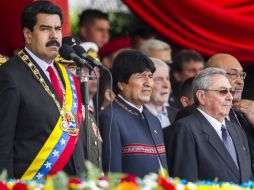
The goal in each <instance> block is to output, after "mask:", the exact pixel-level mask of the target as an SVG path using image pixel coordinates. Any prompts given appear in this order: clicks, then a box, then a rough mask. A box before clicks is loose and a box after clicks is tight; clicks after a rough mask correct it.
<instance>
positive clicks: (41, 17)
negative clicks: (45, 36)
mask: <svg viewBox="0 0 254 190" xmlns="http://www.w3.org/2000/svg"><path fill="white" fill-rule="evenodd" d="M36 19H37V22H36V25H38V26H41V25H48V26H61V20H60V17H59V15H57V14H44V13H39V14H38V15H37V16H36Z"/></svg>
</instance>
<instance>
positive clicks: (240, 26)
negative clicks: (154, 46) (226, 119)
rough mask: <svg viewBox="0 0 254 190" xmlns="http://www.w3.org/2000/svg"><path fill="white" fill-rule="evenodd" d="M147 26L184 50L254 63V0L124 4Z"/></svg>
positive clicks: (134, 1) (154, 0)
mask: <svg viewBox="0 0 254 190" xmlns="http://www.w3.org/2000/svg"><path fill="white" fill-rule="evenodd" d="M123 1H124V2H125V3H126V4H127V5H128V6H129V7H130V9H131V10H133V11H134V12H135V13H136V14H137V15H138V16H139V17H141V18H142V19H143V20H144V21H145V22H147V23H148V24H149V25H151V26H152V27H153V28H154V29H156V30H157V31H158V32H160V33H161V34H162V35H163V36H165V37H166V38H167V39H168V42H169V43H170V42H173V43H174V44H177V45H178V46H180V47H181V48H191V49H195V50H197V51H199V52H200V53H202V54H204V55H205V56H211V55H213V54H215V53H219V52H224V53H230V54H232V55H234V56H235V57H237V58H238V59H239V60H240V61H241V62H242V63H244V64H245V65H247V64H253V63H254V1H252V0H234V1H228V0H167V1H165V0H149V1H147V0H138V1H137V0H123Z"/></svg>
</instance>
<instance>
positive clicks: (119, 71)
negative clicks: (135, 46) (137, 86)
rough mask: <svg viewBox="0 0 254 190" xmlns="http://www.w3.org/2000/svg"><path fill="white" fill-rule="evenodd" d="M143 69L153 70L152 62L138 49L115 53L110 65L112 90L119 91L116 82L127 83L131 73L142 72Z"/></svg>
mask: <svg viewBox="0 0 254 190" xmlns="http://www.w3.org/2000/svg"><path fill="white" fill-rule="evenodd" d="M145 71H151V72H152V73H154V72H155V66H154V64H153V62H152V61H151V60H150V59H149V58H148V57H147V56H146V55H144V54H142V53H141V52H140V51H137V50H125V51H122V52H121V53H119V54H118V55H117V57H116V58H115V60H114V62H113V66H112V76H113V91H114V92H115V94H118V93H119V92H120V89H119V88H118V86H117V83H118V82H124V83H126V84H128V81H129V78H130V77H131V75H132V74H135V73H143V72H145Z"/></svg>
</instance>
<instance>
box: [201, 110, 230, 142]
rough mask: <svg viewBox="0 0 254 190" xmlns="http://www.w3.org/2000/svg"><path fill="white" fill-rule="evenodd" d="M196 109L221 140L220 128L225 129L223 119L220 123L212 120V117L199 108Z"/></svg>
mask: <svg viewBox="0 0 254 190" xmlns="http://www.w3.org/2000/svg"><path fill="white" fill-rule="evenodd" d="M197 109H198V111H199V112H200V113H201V114H202V115H203V116H204V117H205V118H206V119H207V120H208V122H209V123H210V124H211V125H212V127H213V128H214V129H215V131H216V133H217V134H218V135H219V137H220V139H221V140H222V132H221V126H222V125H224V126H225V127H226V124H225V119H224V120H223V122H222V123H221V122H219V121H218V120H217V119H215V118H213V117H212V116H210V115H208V114H207V113H205V112H204V111H202V110H201V109H200V108H197ZM226 128H227V127H226Z"/></svg>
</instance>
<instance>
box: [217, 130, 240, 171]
mask: <svg viewBox="0 0 254 190" xmlns="http://www.w3.org/2000/svg"><path fill="white" fill-rule="evenodd" d="M221 133H222V142H223V144H224V145H225V147H226V148H227V150H228V152H229V154H230V156H231V157H232V159H233V160H234V162H235V164H236V167H237V168H238V162H237V156H236V151H235V146H234V143H233V141H232V139H231V137H230V135H229V133H228V130H227V128H226V127H225V126H224V125H222V126H221Z"/></svg>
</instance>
